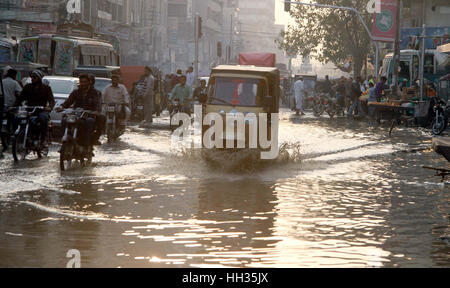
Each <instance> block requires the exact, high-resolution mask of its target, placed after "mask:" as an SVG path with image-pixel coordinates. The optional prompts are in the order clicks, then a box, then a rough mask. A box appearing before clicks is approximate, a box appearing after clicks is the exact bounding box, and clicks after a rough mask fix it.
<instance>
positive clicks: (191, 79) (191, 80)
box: [186, 66, 195, 87]
mask: <svg viewBox="0 0 450 288" xmlns="http://www.w3.org/2000/svg"><path fill="white" fill-rule="evenodd" d="M186 84H187V85H188V86H190V87H194V84H195V75H194V67H192V66H191V67H189V68H188V70H187V71H186Z"/></svg>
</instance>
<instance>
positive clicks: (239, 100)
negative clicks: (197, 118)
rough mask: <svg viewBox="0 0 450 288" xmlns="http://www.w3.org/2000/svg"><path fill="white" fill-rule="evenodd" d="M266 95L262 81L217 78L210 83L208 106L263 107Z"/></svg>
mask: <svg viewBox="0 0 450 288" xmlns="http://www.w3.org/2000/svg"><path fill="white" fill-rule="evenodd" d="M266 94H267V86H266V82H265V81H264V80H263V79H254V78H253V79H252V78H232V77H217V78H213V79H212V81H211V83H210V91H209V96H210V104H213V105H227V104H228V105H233V106H234V105H235V106H244V107H260V106H263V101H264V97H265V95H266Z"/></svg>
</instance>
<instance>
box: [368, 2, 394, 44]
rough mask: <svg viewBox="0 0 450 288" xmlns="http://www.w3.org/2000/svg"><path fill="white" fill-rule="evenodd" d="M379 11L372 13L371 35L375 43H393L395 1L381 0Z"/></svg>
mask: <svg viewBox="0 0 450 288" xmlns="http://www.w3.org/2000/svg"><path fill="white" fill-rule="evenodd" d="M380 6H381V9H380V10H381V11H380V12H379V13H374V19H373V29H372V34H373V38H374V40H375V41H382V42H394V41H395V30H396V28H397V19H396V15H397V1H396V0H381V5H380Z"/></svg>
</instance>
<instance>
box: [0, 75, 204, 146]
mask: <svg viewBox="0 0 450 288" xmlns="http://www.w3.org/2000/svg"><path fill="white" fill-rule="evenodd" d="M17 74H18V71H16V70H15V69H13V68H11V67H8V69H5V71H4V77H3V79H2V83H3V89H4V107H3V108H4V109H3V111H4V112H5V113H4V116H5V118H6V119H7V127H8V130H9V131H14V130H15V129H16V127H17V126H18V123H17V119H16V117H15V110H16V108H17V107H20V106H22V105H25V106H34V107H36V106H39V107H44V109H41V110H39V111H37V112H36V113H37V115H36V116H37V119H38V121H39V123H40V127H42V128H41V137H40V139H41V145H42V146H45V147H48V141H47V140H48V130H49V129H48V127H49V121H50V113H51V112H52V111H55V112H62V111H63V110H65V109H67V108H73V109H77V108H80V109H83V110H87V111H90V112H91V113H90V114H89V115H90V116H89V117H87V118H86V119H81V123H80V128H81V129H80V133H81V135H80V138H81V142H82V143H83V145H84V146H89V145H101V143H100V141H99V138H100V136H101V135H102V134H103V133H104V132H105V127H106V117H105V107H106V106H107V105H111V104H114V105H119V106H120V107H121V109H120V111H119V113H118V123H119V126H120V127H121V129H122V130H123V131H124V130H125V127H126V124H127V122H128V121H129V120H130V119H131V117H132V114H133V113H134V112H135V111H134V110H135V104H136V102H138V101H139V100H141V101H142V102H141V103H142V106H144V115H143V116H144V119H143V120H142V122H143V123H147V124H151V123H152V122H153V115H154V114H156V116H159V115H160V112H161V111H162V110H163V109H166V108H169V106H170V104H169V103H170V102H171V101H180V102H181V103H183V104H184V106H185V107H189V104H190V103H191V102H192V101H194V100H198V101H200V102H204V101H206V99H205V97H204V96H205V94H206V81H205V80H201V81H200V83H199V86H198V87H196V88H195V89H194V84H195V76H194V71H193V68H192V67H189V68H188V69H187V70H186V72H185V73H183V72H182V70H181V69H178V71H177V73H176V74H168V75H165V77H162V73H161V71H159V70H158V69H152V68H151V67H146V68H145V73H144V75H142V76H141V77H140V79H139V80H138V81H136V82H135V83H134V85H133V89H132V90H131V91H128V90H127V88H126V87H125V85H123V84H121V80H122V79H121V75H120V74H113V75H112V77H111V84H110V85H108V86H106V88H105V89H104V90H103V91H98V90H96V89H95V76H94V75H88V74H81V75H79V77H78V78H79V84H78V89H75V90H74V91H73V92H72V93H71V94H70V95H69V97H68V99H67V100H66V101H65V102H64V103H62V104H61V105H60V106H58V107H56V108H55V104H56V102H55V98H54V96H53V91H52V88H51V86H50V85H49V82H48V81H46V79H44V76H45V75H44V73H43V72H42V71H40V70H35V71H33V72H31V73H30V79H31V83H28V84H27V83H25V84H23V83H22V82H20V81H17V80H16V77H17ZM65 124H66V123H65V122H64V119H63V120H62V127H63V128H64V126H65ZM2 144H3V145H2V146H3V150H6V149H7V145H6V143H2ZM3 152H4V151H3Z"/></svg>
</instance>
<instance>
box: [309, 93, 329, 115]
mask: <svg viewBox="0 0 450 288" xmlns="http://www.w3.org/2000/svg"><path fill="white" fill-rule="evenodd" d="M325 102H326V101H325V99H324V96H323V95H322V94H318V95H317V96H316V97H314V105H313V108H312V109H313V114H314V116H315V117H320V116H322V114H323V113H324V112H325Z"/></svg>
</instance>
